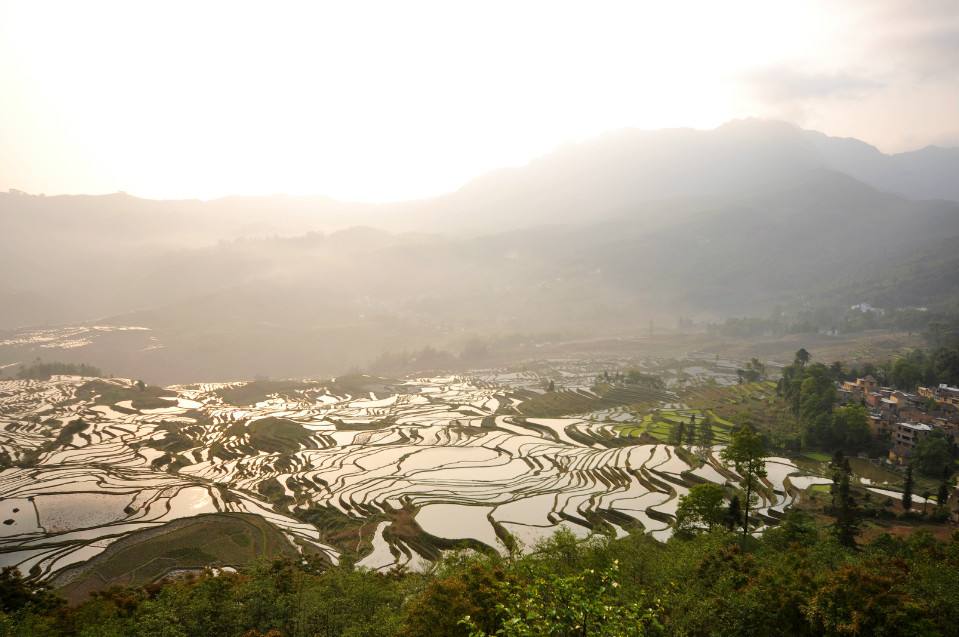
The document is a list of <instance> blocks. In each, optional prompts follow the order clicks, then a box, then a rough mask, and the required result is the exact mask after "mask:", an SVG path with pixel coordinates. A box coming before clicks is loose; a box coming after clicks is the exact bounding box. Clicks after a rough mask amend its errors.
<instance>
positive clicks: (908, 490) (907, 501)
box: [902, 465, 913, 511]
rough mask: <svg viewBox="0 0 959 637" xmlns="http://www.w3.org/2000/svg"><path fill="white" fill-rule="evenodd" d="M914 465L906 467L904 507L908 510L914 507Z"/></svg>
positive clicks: (903, 490) (903, 486)
mask: <svg viewBox="0 0 959 637" xmlns="http://www.w3.org/2000/svg"><path fill="white" fill-rule="evenodd" d="M912 487H913V482H912V465H909V466H907V467H906V482H905V484H903V485H902V508H903V509H905V510H906V511H909V510H910V509H912Z"/></svg>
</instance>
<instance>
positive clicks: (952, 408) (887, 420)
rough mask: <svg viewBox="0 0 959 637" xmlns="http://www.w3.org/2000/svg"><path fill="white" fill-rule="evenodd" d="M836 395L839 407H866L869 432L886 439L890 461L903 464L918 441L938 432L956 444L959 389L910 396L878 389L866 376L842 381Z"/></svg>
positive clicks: (927, 389) (945, 388) (940, 388)
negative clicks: (843, 405)
mask: <svg viewBox="0 0 959 637" xmlns="http://www.w3.org/2000/svg"><path fill="white" fill-rule="evenodd" d="M838 394H839V402H840V403H841V404H862V405H865V406H866V408H867V409H868V410H869V429H870V432H871V433H872V435H873V436H874V437H876V438H880V439H886V440H889V442H890V445H891V447H890V449H889V459H890V460H892V461H893V462H904V461H906V460H907V459H908V458H909V456H910V455H911V454H912V451H913V450H914V449H915V448H916V445H917V444H918V443H919V441H920V440H922V439H923V438H924V437H925V436H928V435H929V434H930V433H931V432H932V431H934V430H937V429H938V430H940V431H942V432H943V433H945V434H946V435H947V436H950V437H951V438H953V439H954V440H956V441H959V387H949V386H948V385H939V386H938V387H919V388H918V390H917V391H916V393H915V394H913V393H909V392H904V391H899V390H896V389H891V388H889V387H880V386H879V383H878V382H877V381H876V379H875V378H873V377H872V376H866V377H865V378H857V379H856V380H854V381H845V382H843V383H842V384H841V385H840V386H839V388H838Z"/></svg>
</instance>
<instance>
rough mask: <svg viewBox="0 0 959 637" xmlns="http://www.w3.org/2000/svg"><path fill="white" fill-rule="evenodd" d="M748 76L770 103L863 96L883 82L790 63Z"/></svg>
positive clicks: (757, 92) (753, 88)
mask: <svg viewBox="0 0 959 637" xmlns="http://www.w3.org/2000/svg"><path fill="white" fill-rule="evenodd" d="M744 79H745V81H746V84H747V86H748V87H749V89H750V91H751V92H752V93H753V94H754V95H755V96H756V98H758V99H759V100H760V101H762V102H765V103H767V104H769V105H776V104H779V103H782V102H796V101H805V100H809V99H821V98H827V97H840V98H859V97H862V96H863V95H864V94H866V93H869V92H872V91H874V90H876V89H879V88H882V86H883V84H882V83H881V82H877V81H875V80H872V79H869V78H866V77H859V76H856V75H852V74H848V73H807V72H804V71H800V70H797V69H794V68H792V67H789V66H775V67H766V68H763V69H759V70H757V71H753V72H751V73H749V74H747V75H746V76H745V78H744Z"/></svg>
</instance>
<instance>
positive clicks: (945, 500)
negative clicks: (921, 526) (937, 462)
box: [936, 467, 952, 515]
mask: <svg viewBox="0 0 959 637" xmlns="http://www.w3.org/2000/svg"><path fill="white" fill-rule="evenodd" d="M951 477H952V474H951V472H950V471H949V467H943V468H942V480H941V481H940V482H939V492H938V493H937V494H936V508H937V509H939V513H940V515H941V514H944V513H947V512H948V511H947V510H946V505H948V504H949V490H950V489H951V488H952V484H951V481H950V478H951Z"/></svg>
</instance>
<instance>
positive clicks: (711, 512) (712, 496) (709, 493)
mask: <svg viewBox="0 0 959 637" xmlns="http://www.w3.org/2000/svg"><path fill="white" fill-rule="evenodd" d="M725 499H726V494H725V492H724V491H723V488H722V487H721V486H719V485H718V484H713V483H712V482H705V483H703V484H697V485H694V486H692V487H691V488H690V489H689V493H688V494H687V495H684V496H681V497H680V498H679V506H678V507H677V508H676V531H677V532H679V533H682V534H693V533H698V532H700V531H711V530H712V529H714V528H716V527H718V526H720V525H722V523H723V521H724V518H725V517H726V511H725V510H724V508H723V502H724V501H725Z"/></svg>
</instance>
